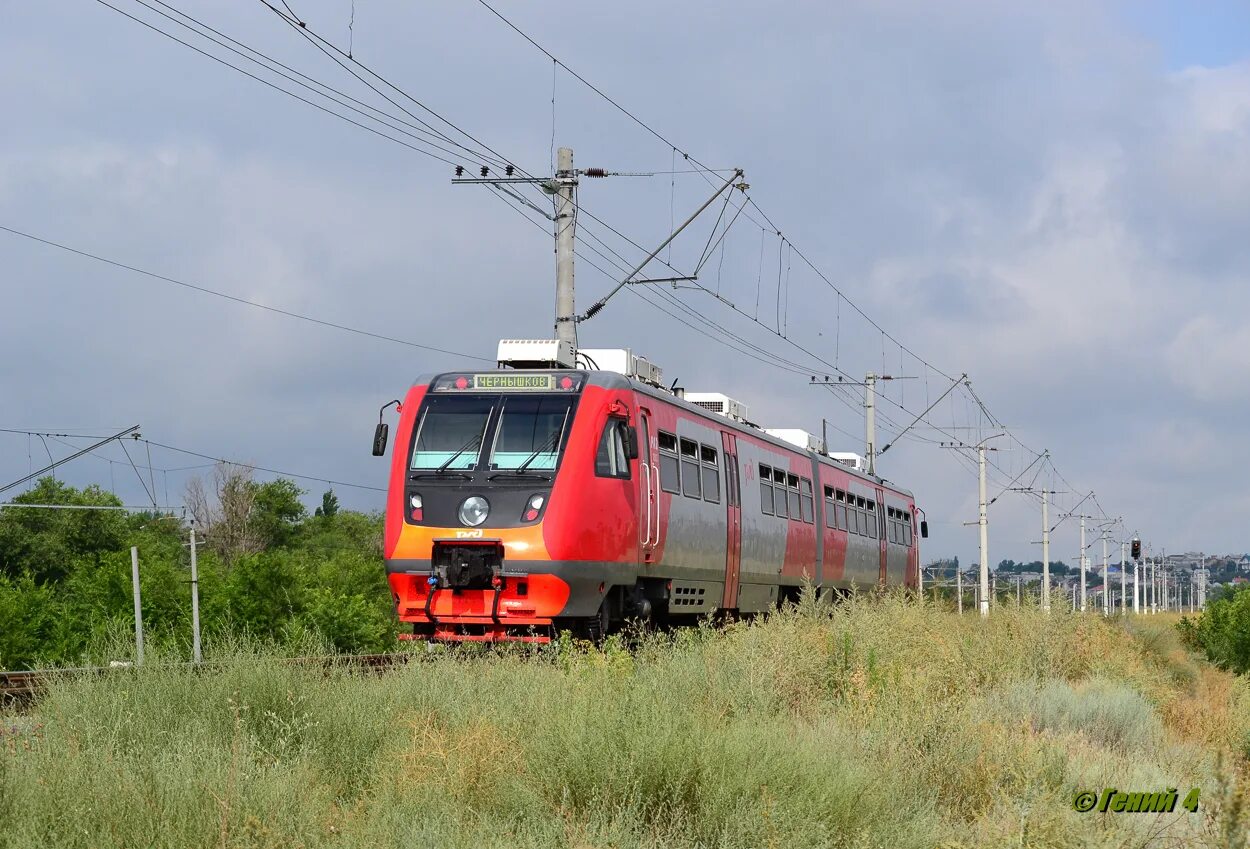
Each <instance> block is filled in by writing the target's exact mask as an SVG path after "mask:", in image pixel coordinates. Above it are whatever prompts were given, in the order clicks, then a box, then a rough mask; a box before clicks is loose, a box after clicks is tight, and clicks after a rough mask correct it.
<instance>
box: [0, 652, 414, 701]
mask: <svg viewBox="0 0 1250 849" xmlns="http://www.w3.org/2000/svg"><path fill="white" fill-rule="evenodd" d="M409 657H410V655H408V654H403V653H393V654H357V655H325V656H321V657H292V658H284V659H282V660H281V661H279V662H280V663H284V664H286V665H288V666H320V667H322V668H325V669H329V668H332V667H335V666H356V667H359V668H361V669H368V670H375V671H379V672H381V671H383V670H386V669H389V668H391V667H393V666H395V665H397V664H402V663H405V662H406V661H407V659H408V658H409ZM231 665H234V664H230V663H223V662H210V663H200V664H192V663H182V664H177V665H175V666H174V667H172V668H177V669H194V670H196V671H215V670H221V669H225V668H227V667H228V666H231ZM167 668H168V667H167ZM133 670H134V666H133V665H131V664H129V663H125V664H118V665H116V666H81V667H73V668H59V669H22V670H14V671H3V670H0V705H11V704H25V703H27V702H30V701H31V700H33V699H34V698H35V697H36V696H37V695H39V694H40V693H41V692H43V690H44V689H45V688H46V687H47V684H48V682H49V681H50V680H51V679H53V678H74V677H85V676H89V675H118V674H122V673H126V672H130V671H133Z"/></svg>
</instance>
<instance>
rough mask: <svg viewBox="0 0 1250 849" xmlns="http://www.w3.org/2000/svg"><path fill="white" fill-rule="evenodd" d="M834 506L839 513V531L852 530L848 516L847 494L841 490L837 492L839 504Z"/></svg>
mask: <svg viewBox="0 0 1250 849" xmlns="http://www.w3.org/2000/svg"><path fill="white" fill-rule="evenodd" d="M834 506H835V507H836V508H837V512H838V530H840V531H847V530H850V523H849V519H848V517H847V515H846V493H845V492H843V491H842V490H840V489H839V490H838V491H837V503H836V504H835V505H834Z"/></svg>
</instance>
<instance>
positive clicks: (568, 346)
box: [496, 339, 577, 368]
mask: <svg viewBox="0 0 1250 849" xmlns="http://www.w3.org/2000/svg"><path fill="white" fill-rule="evenodd" d="M496 359H497V360H498V361H499V366H500V368H502V367H504V366H507V367H508V368H577V365H576V360H575V359H574V356H573V343H572V342H561V341H560V340H559V339H500V340H499V355H498V356H497V357H496Z"/></svg>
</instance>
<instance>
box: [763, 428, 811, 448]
mask: <svg viewBox="0 0 1250 849" xmlns="http://www.w3.org/2000/svg"><path fill="white" fill-rule="evenodd" d="M764 433H766V434H768V435H769V436H775V437H777V438H778V439H780V440H781V441H782V442H789V443H790V444H791V445H794V446H797V447H799V448H802V449H803V450H804V451H814V452H816V453H817V454H819V453H820V449H821V444H820V437H818V436H815V435H813V434H810V433H808V432H807V431H805V430H800V429H799V428H782V427H766V428H764Z"/></svg>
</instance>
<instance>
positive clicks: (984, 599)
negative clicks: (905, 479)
mask: <svg viewBox="0 0 1250 849" xmlns="http://www.w3.org/2000/svg"><path fill="white" fill-rule="evenodd" d="M977 473H978V475H977V477H978V491H979V493H980V512H979V517H978V524H980V526H981V615H982V616H989V615H990V597H989V596H990V545H989V527H988V526H987V521H988V517H987V513H986V503H985V443H984V442H982V443H981V444H980V445H978V446H977Z"/></svg>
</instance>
